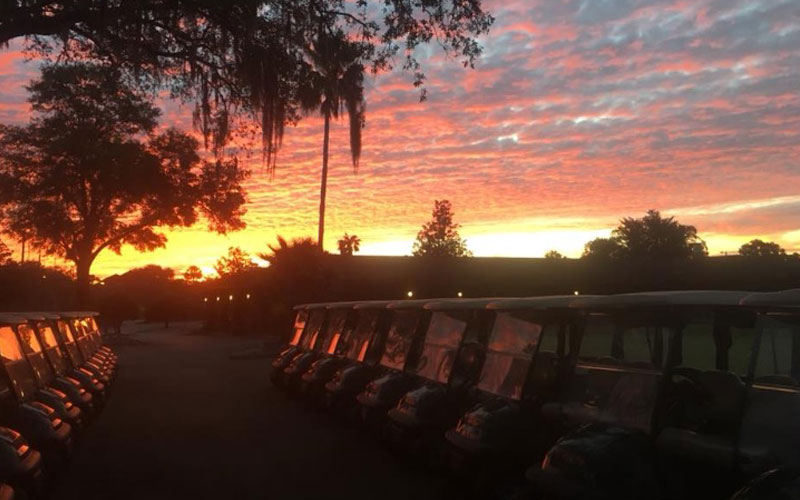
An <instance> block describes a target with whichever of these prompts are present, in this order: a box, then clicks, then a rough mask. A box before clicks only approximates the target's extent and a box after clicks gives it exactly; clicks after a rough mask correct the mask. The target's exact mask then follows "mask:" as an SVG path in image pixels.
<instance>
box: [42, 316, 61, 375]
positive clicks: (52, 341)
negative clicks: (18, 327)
mask: <svg viewBox="0 0 800 500" xmlns="http://www.w3.org/2000/svg"><path fill="white" fill-rule="evenodd" d="M36 329H37V330H38V332H39V337H38V338H39V340H41V344H42V347H43V348H44V350H45V352H46V353H47V357H48V359H49V360H50V363H52V365H53V367H54V368H55V370H56V372H58V373H59V375H60V374H62V373H63V372H64V371H65V370H66V369H67V366H66V360H65V359H64V352H63V351H62V350H61V346H59V345H58V340H57V339H56V334H55V333H54V332H53V329H52V328H51V327H50V325H49V324H48V323H47V322H46V321H37V322H36Z"/></svg>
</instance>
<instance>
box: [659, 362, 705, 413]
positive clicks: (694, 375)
mask: <svg viewBox="0 0 800 500" xmlns="http://www.w3.org/2000/svg"><path fill="white" fill-rule="evenodd" d="M701 373H702V372H701V371H700V370H698V369H696V368H690V367H688V366H677V367H675V368H672V369H671V370H670V371H669V384H670V385H671V386H672V387H671V388H672V390H671V391H669V396H668V399H667V403H666V410H667V413H668V414H669V415H674V416H677V417H678V420H679V423H680V424H683V423H684V422H686V421H687V420H688V421H689V422H688V424H689V426H690V427H695V426H700V425H702V422H697V421H694V420H695V419H693V418H692V416H693V415H691V412H687V410H691V409H692V408H693V407H694V408H699V407H702V406H704V405H705V404H707V403H708V402H709V401H711V399H712V397H711V394H710V393H709V391H708V389H706V388H705V387H704V386H703V385H702V384H701V383H700V382H699V380H698V379H699V378H700V374H701ZM676 378H678V379H679V380H678V381H676V380H675V379H676ZM700 413H701V414H702V412H700ZM683 426H684V425H681V427H683Z"/></svg>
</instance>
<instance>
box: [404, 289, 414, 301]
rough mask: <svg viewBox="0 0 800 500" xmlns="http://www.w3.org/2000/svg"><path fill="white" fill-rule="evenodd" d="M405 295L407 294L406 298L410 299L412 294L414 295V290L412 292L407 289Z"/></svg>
mask: <svg viewBox="0 0 800 500" xmlns="http://www.w3.org/2000/svg"><path fill="white" fill-rule="evenodd" d="M406 295H408V298H409V299H410V298H411V297H413V296H414V292H412V291H411V290H409V291H408V293H407V294H406Z"/></svg>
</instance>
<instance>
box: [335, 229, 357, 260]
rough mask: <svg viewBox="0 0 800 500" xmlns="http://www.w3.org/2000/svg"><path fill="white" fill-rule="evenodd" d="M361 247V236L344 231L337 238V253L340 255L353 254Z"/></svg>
mask: <svg viewBox="0 0 800 500" xmlns="http://www.w3.org/2000/svg"><path fill="white" fill-rule="evenodd" d="M360 248H361V238H359V237H358V236H356V235H355V234H354V235H352V236H351V235H348V234H347V233H344V236H342V238H341V239H340V240H339V253H340V254H341V255H353V254H354V253H356V252H358V251H359V250H360Z"/></svg>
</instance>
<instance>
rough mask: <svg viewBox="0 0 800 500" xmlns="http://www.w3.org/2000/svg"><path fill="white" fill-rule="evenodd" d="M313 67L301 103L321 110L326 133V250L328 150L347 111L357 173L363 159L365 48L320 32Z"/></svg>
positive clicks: (307, 109) (321, 213)
mask: <svg viewBox="0 0 800 500" xmlns="http://www.w3.org/2000/svg"><path fill="white" fill-rule="evenodd" d="M307 52H308V55H309V59H310V60H311V63H312V64H311V66H310V68H309V70H308V74H307V75H306V77H305V78H304V79H303V84H302V86H301V89H300V103H301V106H302V109H303V111H304V112H306V113H310V112H314V111H319V112H320V114H321V115H322V118H323V121H324V125H323V132H322V180H321V183H320V190H319V233H318V236H317V242H319V247H320V248H323V249H324V236H325V198H326V193H327V190H328V150H329V144H330V142H329V141H330V122H331V118H337V119H338V118H339V116H340V115H341V114H342V113H343V112H344V111H345V110H346V111H347V115H348V117H349V119H350V156H351V159H352V161H353V170H354V171H357V170H358V160H359V158H360V157H361V129H362V128H363V126H364V107H365V106H364V67H363V66H362V65H361V62H360V57H361V48H360V46H359V44H358V43H356V42H352V41H350V40H347V39H346V37H345V34H344V33H343V32H339V33H336V34H335V35H330V34H327V33H320V34H319V35H318V37H317V39H316V40H315V41H314V44H313V46H312V47H311V48H309V50H308V51H307Z"/></svg>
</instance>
